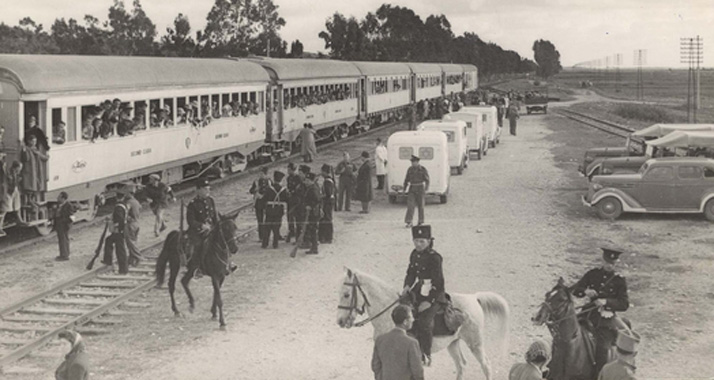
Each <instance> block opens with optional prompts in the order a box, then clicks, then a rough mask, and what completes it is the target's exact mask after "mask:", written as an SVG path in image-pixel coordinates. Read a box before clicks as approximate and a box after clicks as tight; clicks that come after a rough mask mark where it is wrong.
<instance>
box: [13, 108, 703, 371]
mask: <svg viewBox="0 0 714 380" xmlns="http://www.w3.org/2000/svg"><path fill="white" fill-rule="evenodd" d="M619 144H621V141H619V140H617V139H615V138H613V137H607V136H605V135H604V134H600V133H598V132H595V131H590V130H587V129H583V127H580V126H578V125H577V124H575V123H574V122H572V121H569V120H567V119H563V118H560V117H557V116H552V115H549V116H523V117H522V118H521V120H520V126H519V133H518V137H512V136H508V135H507V134H506V135H504V136H503V138H502V144H501V145H499V146H498V148H497V149H493V150H490V151H489V154H488V156H486V157H485V159H484V160H483V161H481V162H472V163H471V165H470V167H469V168H468V169H467V170H466V172H465V173H464V175H463V176H454V177H452V182H451V184H452V185H451V186H452V187H451V193H450V196H449V202H448V203H447V204H445V205H440V204H438V203H437V202H432V203H430V204H429V205H428V206H427V210H426V214H427V223H430V224H431V225H432V226H433V230H434V234H435V236H436V238H437V240H436V249H437V250H438V251H439V252H440V253H442V255H443V256H444V259H445V275H446V287H447V290H449V291H453V292H474V291H484V290H490V291H495V292H498V293H500V294H501V295H503V296H504V297H505V298H506V299H507V300H508V301H509V303H510V306H511V325H512V329H511V337H510V339H509V341H508V348H507V353H505V354H500V353H499V352H495V351H496V350H495V349H494V348H493V347H494V345H493V344H492V343H493V342H492V339H489V341H488V344H487V347H488V352H489V355H490V356H491V357H492V366H493V371H494V375H495V376H494V378H505V377H506V376H507V371H508V368H509V367H510V365H512V364H513V363H514V362H515V361H517V360H521V358H522V353H523V351H524V350H525V348H526V347H527V345H528V344H529V343H530V341H531V340H532V339H533V337H535V336H540V337H547V336H548V332H547V330H546V329H545V328H543V327H533V326H532V325H531V323H530V317H531V315H532V314H533V312H534V311H535V309H536V306H537V305H538V304H539V303H540V302H541V301H542V298H543V295H544V293H545V292H546V291H547V290H549V289H550V288H551V287H552V286H553V285H554V284H555V282H556V280H557V278H558V277H559V276H563V277H564V278H565V279H566V281H568V282H571V281H574V280H575V279H576V278H577V276H578V275H581V274H582V273H584V272H585V271H586V270H587V269H588V268H589V267H591V266H593V265H596V263H597V262H598V260H599V256H600V254H599V251H598V249H597V247H598V245H599V244H600V243H601V242H602V241H603V240H605V239H609V240H612V241H613V242H616V243H618V244H620V245H622V246H623V247H624V248H625V249H626V250H627V251H628V254H627V255H626V256H625V257H624V258H623V260H622V261H623V265H622V267H623V268H622V272H623V274H624V275H625V276H626V277H627V279H628V283H629V286H630V297H631V301H632V304H633V307H632V308H631V309H630V310H629V311H628V312H627V313H625V315H626V316H627V317H629V318H630V319H631V320H632V321H633V323H634V325H635V328H636V329H637V330H639V331H640V333H642V334H643V336H644V341H643V344H642V347H641V353H640V355H639V357H638V361H639V370H638V375H639V376H640V377H642V378H648V379H652V378H659V379H662V378H705V377H712V376H714V364H712V363H711V361H710V357H711V352H714V335H712V327H714V326H713V322H712V318H711V316H712V311H713V310H712V300H714V280H713V279H712V278H711V276H710V273H711V271H712V266H713V265H714V264H713V261H712V260H713V257H712V256H711V254H712V253H711V249H710V248H709V247H710V245H711V243H712V242H713V241H714V240H713V239H712V238H711V236H710V231H711V224H710V223H708V222H706V221H705V220H704V218H703V217H701V216H696V215H695V216H668V217H660V216H648V215H645V216H625V217H623V218H622V219H620V220H618V221H615V222H608V221H601V220H599V219H597V217H596V215H595V213H594V212H592V211H591V210H588V209H586V208H584V207H583V206H582V205H581V204H580V201H579V197H580V195H581V194H582V193H583V192H584V191H585V190H586V182H585V180H584V179H582V178H580V177H578V176H577V175H576V174H577V172H576V167H577V164H578V160H580V159H581V155H582V151H583V150H584V149H585V148H586V147H589V146H602V145H619ZM404 208H405V206H404V204H398V205H390V204H389V203H388V202H387V200H386V197H385V196H384V195H382V194H379V195H378V196H377V199H376V201H375V202H374V205H373V211H372V213H371V214H369V215H366V216H365V215H359V214H357V213H356V212H354V211H353V212H352V213H349V214H348V213H336V214H335V215H336V226H335V228H336V231H337V235H336V237H337V238H336V241H335V243H334V244H332V245H323V246H321V247H320V249H321V251H320V255H318V256H312V257H310V256H307V257H306V256H304V255H302V254H300V255H299V256H298V258H296V259H290V258H289V257H288V249H289V248H288V247H287V246H285V245H283V246H281V248H280V249H279V250H260V249H259V248H258V245H257V243H255V242H254V240H255V239H251V240H250V241H249V242H248V244H246V245H245V247H244V248H243V249H242V250H241V253H240V254H239V257H236V258H235V261H236V262H239V263H240V264H241V268H240V269H239V271H238V272H236V275H235V276H231V277H230V278H229V279H228V280H227V282H226V284H225V286H224V300H225V304H226V308H227V310H228V315H227V321H228V324H229V326H228V331H225V332H224V331H219V330H218V329H217V323H216V322H212V321H210V320H209V316H210V315H209V313H208V309H209V305H210V285H209V283H208V281H207V280H201V281H199V282H194V283H193V288H194V289H196V291H197V293H198V297H199V299H198V302H199V304H198V311H197V312H196V313H195V314H192V315H191V314H187V315H186V316H185V318H182V319H177V318H174V317H173V316H172V314H171V312H170V309H169V303H168V296H167V294H166V291H165V289H162V290H153V291H150V292H148V293H146V294H145V295H144V301H145V302H148V303H149V304H150V306H149V307H148V308H147V309H145V310H143V311H142V312H141V313H140V314H138V315H135V316H132V317H125V318H123V319H124V320H125V323H124V324H123V325H120V326H118V327H117V328H116V329H115V330H114V332H113V333H112V334H111V335H106V336H99V337H88V338H87V341H88V345H89V349H90V352H91V355H92V359H93V363H94V369H93V376H94V377H96V378H101V379H127V378H132V379H146V380H149V379H152V380H153V379H187V380H190V379H219V378H221V379H282V378H295V379H365V378H370V377H371V372H370V369H369V359H370V355H371V349H372V344H373V342H372V330H371V327H369V326H367V327H363V328H359V329H357V328H353V329H350V330H344V329H340V328H339V327H338V326H337V325H336V321H335V318H336V305H337V297H338V294H337V290H338V285H339V281H340V278H341V276H342V274H343V271H344V269H343V267H344V266H348V267H352V268H357V269H361V270H363V271H365V272H368V273H371V274H373V275H376V276H378V277H381V278H383V279H385V280H386V281H388V282H391V283H393V284H395V286H398V285H399V284H401V281H402V279H403V275H404V270H405V267H406V263H407V261H408V254H409V252H410V250H411V242H410V235H409V231H408V230H406V229H405V228H404V227H403V224H402V219H403V215H404V214H403V213H404ZM355 209H357V207H354V208H353V210H355ZM92 244H93V243H91V244H90V243H87V245H88V246H91V245H92ZM91 249H93V247H92V248H91ZM48 261H49V259H48ZM82 261H83V260H82ZM81 264H82V266H83V265H84V261H83V262H82V263H81ZM27 265H29V264H27V263H25V266H27ZM77 265H78V264H77ZM46 271H50V270H46ZM4 272H5V274H7V273H8V272H7V271H4ZM66 275H67V274H66V272H65V276H66ZM18 279H19V277H18ZM6 284H7V283H5V284H3V285H2V286H3V293H6V294H7V292H5V289H7V288H6V287H5V286H6ZM25 286H27V285H25ZM38 287H40V286H38ZM23 290H24V288H23ZM10 294H11V293H10ZM178 299H179V300H181V301H182V302H181V305H179V307H180V308H181V309H182V310H186V309H187V305H186V302H185V301H184V300H185V298H184V295H183V294H182V292H180V291H179V292H178ZM0 302H3V303H4V302H6V301H5V300H2V301H0ZM486 328H487V330H488V322H487V326H486ZM59 361H60V359H59V357H57V359H50V360H45V361H44V363H43V366H42V367H43V368H47V372H40V373H33V374H29V375H7V376H6V377H7V378H8V379H23V380H24V379H39V378H48V379H49V378H52V374H51V371H52V369H51V368H54V367H53V366H54V365H56V364H57V363H59ZM19 365H20V366H23V365H34V366H37V365H38V364H37V362H36V361H33V359H29V360H27V361H23V362H20V364H19ZM466 371H467V378H476V379H482V378H483V375H482V374H481V372H480V370H479V368H478V365H477V363H476V361H475V359H474V358H473V357H471V356H469V366H468V367H467V369H466ZM426 374H427V377H428V378H430V379H445V378H450V377H451V376H453V374H454V367H453V364H452V362H451V358H450V357H449V355H448V354H447V353H445V352H440V353H437V354H435V355H434V365H433V366H432V367H431V368H429V369H427V372H426Z"/></svg>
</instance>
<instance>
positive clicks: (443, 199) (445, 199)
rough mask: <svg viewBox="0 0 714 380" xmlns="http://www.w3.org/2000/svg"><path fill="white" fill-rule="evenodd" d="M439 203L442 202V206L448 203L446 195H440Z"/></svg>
mask: <svg viewBox="0 0 714 380" xmlns="http://www.w3.org/2000/svg"><path fill="white" fill-rule="evenodd" d="M439 201H441V203H442V204H443V203H446V201H447V198H446V194H444V195H439Z"/></svg>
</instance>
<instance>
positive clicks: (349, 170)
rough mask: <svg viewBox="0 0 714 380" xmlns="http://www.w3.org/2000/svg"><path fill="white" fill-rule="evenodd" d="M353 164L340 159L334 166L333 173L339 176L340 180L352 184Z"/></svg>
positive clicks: (353, 178)
mask: <svg viewBox="0 0 714 380" xmlns="http://www.w3.org/2000/svg"><path fill="white" fill-rule="evenodd" d="M355 170H357V169H356V168H355V165H354V164H353V163H351V162H349V161H345V160H342V161H340V163H339V164H337V167H335V174H337V175H339V176H340V182H342V181H345V182H344V183H345V184H353V183H354V182H355Z"/></svg>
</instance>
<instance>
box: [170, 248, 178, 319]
mask: <svg viewBox="0 0 714 380" xmlns="http://www.w3.org/2000/svg"><path fill="white" fill-rule="evenodd" d="M180 266H181V264H180V263H179V258H178V257H177V256H176V257H172V258H171V261H170V263H169V268H170V269H171V274H170V275H169V295H170V296H171V310H173V312H174V315H175V316H177V317H180V316H181V312H180V311H178V308H177V307H176V299H175V298H174V291H175V290H176V277H178V272H179V269H180Z"/></svg>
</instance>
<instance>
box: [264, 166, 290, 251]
mask: <svg viewBox="0 0 714 380" xmlns="http://www.w3.org/2000/svg"><path fill="white" fill-rule="evenodd" d="M283 178H285V173H283V172H281V171H277V170H276V171H275V172H273V182H272V183H271V184H270V185H269V186H268V187H267V188H266V189H265V193H264V197H265V200H266V203H265V231H263V240H262V245H261V247H262V248H268V242H269V240H270V234H271V233H272V234H273V248H278V240H279V239H280V225H281V224H282V222H283V215H284V214H285V211H286V210H287V206H288V190H287V188H285V187H283V186H282V185H281V184H280V183H281V182H282V181H283ZM288 236H289V235H288Z"/></svg>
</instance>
